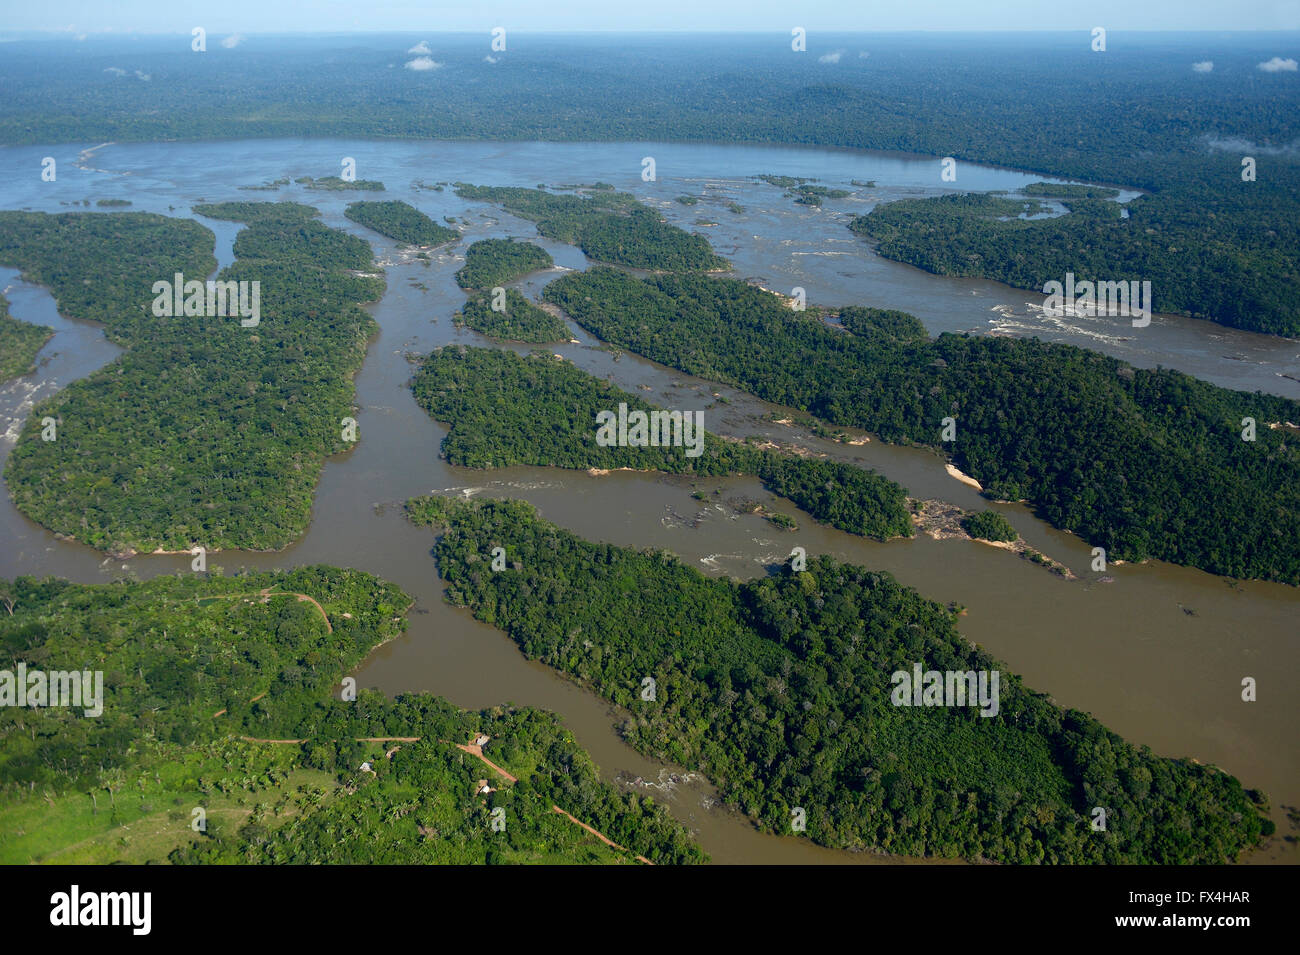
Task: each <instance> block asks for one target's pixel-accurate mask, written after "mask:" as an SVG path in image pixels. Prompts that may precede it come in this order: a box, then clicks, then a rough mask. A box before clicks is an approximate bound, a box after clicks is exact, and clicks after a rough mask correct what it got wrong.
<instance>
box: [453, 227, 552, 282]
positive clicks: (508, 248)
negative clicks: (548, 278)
mask: <svg viewBox="0 0 1300 955" xmlns="http://www.w3.org/2000/svg"><path fill="white" fill-rule="evenodd" d="M554 264H555V260H554V259H552V258H551V254H550V253H549V252H547V251H546V250H545V249H543V248H542V247H541V246H539V245H534V244H533V243H531V242H516V241H515V240H514V239H480V240H479V241H477V242H475V243H473V244H471V245H470V247H469V248H468V249H466V250H465V265H464V266H463V267H462V268H461V269H460V270H459V271H458V272H457V273H456V284H457V285H459V286H460V287H461V288H463V289H487V288H496V287H497V286H503V285H505V284H506V283H508V282H513V281H514V280H515V279H517V278H522V277H523V276H525V275H527V274H528V273H529V272H540V271H541V270H542V269H549V268H550V267H551V266H553V265H554Z"/></svg>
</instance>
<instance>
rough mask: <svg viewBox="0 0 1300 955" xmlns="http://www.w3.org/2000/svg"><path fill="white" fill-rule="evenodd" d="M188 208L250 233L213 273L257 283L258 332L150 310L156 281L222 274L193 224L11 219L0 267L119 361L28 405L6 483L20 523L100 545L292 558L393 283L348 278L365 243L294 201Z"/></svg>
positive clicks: (154, 218)
mask: <svg viewBox="0 0 1300 955" xmlns="http://www.w3.org/2000/svg"><path fill="white" fill-rule="evenodd" d="M195 212H197V213H198V214H200V215H204V216H209V217H211V218H219V219H229V220H236V221H240V222H244V223H246V228H244V229H243V230H241V231H240V233H239V235H238V237H237V238H236V239H235V243H234V252H235V255H236V257H237V258H236V261H235V262H234V263H233V264H232V265H231V266H230V267H229V268H227V269H225V270H223V272H222V274H221V275H220V276H219V278H220V279H221V280H222V281H226V280H229V281H236V282H238V281H249V282H252V281H257V282H260V289H261V292H260V298H261V306H260V308H261V318H260V324H258V325H257V326H256V327H243V326H242V320H241V318H240V317H239V316H237V315H236V316H235V317H223V316H213V317H208V316H205V315H186V316H177V317H171V318H164V317H156V316H155V315H154V314H153V313H152V310H151V305H152V303H153V301H154V294H153V293H152V291H151V287H152V285H153V283H155V282H157V281H159V280H163V281H167V282H171V281H173V276H174V273H178V272H179V273H183V275H184V276H185V277H186V278H187V280H188V279H200V280H201V279H202V278H203V277H206V276H207V275H209V274H210V273H211V272H212V271H213V269H214V268H215V267H216V260H215V258H214V257H213V235H212V232H211V231H209V230H208V229H206V228H204V227H203V226H202V225H200V224H199V223H197V222H195V221H193V220H190V219H172V218H166V217H163V216H158V215H153V214H151V213H64V214H60V215H46V214H44V213H27V212H0V262H3V263H4V264H7V265H13V266H17V267H19V268H21V269H22V270H23V274H24V275H25V276H27V277H28V278H29V279H30V280H31V281H34V282H39V283H40V284H42V285H45V286H48V287H49V289H50V290H51V292H52V293H53V295H54V298H55V301H56V302H57V303H58V307H59V310H60V311H61V312H63V313H64V314H67V315H72V316H74V317H76V318H82V319H89V320H93V321H98V322H101V323H103V325H104V333H105V335H107V337H108V338H109V340H110V341H113V342H115V343H116V344H118V345H121V346H122V347H123V348H125V349H126V352H125V354H123V355H122V356H121V357H120V358H119V359H118V360H117V361H115V362H113V363H111V364H109V365H107V366H106V367H104V368H101V369H99V370H98V371H96V372H94V373H92V374H91V375H89V376H88V377H86V378H84V379H81V380H79V381H74V382H72V383H71V384H69V385H68V386H67V387H66V388H64V389H62V390H61V391H59V392H58V393H57V394H55V395H54V396H52V397H50V398H48V399H45V400H44V401H42V402H40V403H38V404H37V405H36V407H34V408H33V409H32V411H31V413H30V414H29V415H28V416H27V420H26V423H25V424H24V427H23V430H22V432H21V434H20V435H19V438H18V442H17V444H16V445H15V447H14V449H13V452H12V454H11V455H10V457H9V461H8V464H7V466H6V468H5V475H4V476H5V481H6V483H7V485H8V487H9V491H10V493H11V494H12V495H13V499H14V503H15V505H16V506H17V507H18V509H19V510H20V511H22V512H23V513H24V514H26V515H27V516H28V517H30V518H32V519H33V520H35V521H37V522H39V523H40V524H43V525H44V526H46V527H48V528H50V529H51V530H53V531H55V532H56V533H59V534H62V535H65V536H67V537H71V538H75V539H76V540H79V541H82V542H84V543H86V544H89V545H90V546H92V547H95V548H98V549H100V550H104V551H109V552H112V553H120V554H130V553H132V552H139V551H153V550H155V549H158V548H161V549H164V550H189V549H191V548H192V547H193V546H195V545H199V546H203V547H205V548H208V549H209V550H211V549H218V548H232V547H237V548H248V549H254V550H258V549H273V548H279V547H283V546H285V545H286V544H288V543H289V542H290V541H292V540H293V539H294V538H295V537H297V536H298V535H300V534H301V533H302V532H303V530H304V529H305V528H306V527H307V524H308V521H309V518H310V514H311V500H312V493H313V491H314V489H315V486H316V480H317V476H318V475H319V473H320V468H321V465H322V463H323V462H324V459H325V457H326V456H327V455H330V454H334V453H336V452H338V451H341V450H343V449H344V448H346V447H349V446H350V444H349V442H347V441H345V440H344V437H343V436H344V426H343V419H344V418H346V417H348V416H349V415H350V414H351V413H352V409H353V388H352V383H351V380H350V379H351V376H352V375H353V374H354V373H355V372H356V371H357V369H358V368H360V366H361V362H362V359H363V358H364V356H365V349H366V342H367V341H368V339H369V338H370V336H371V335H372V334H374V332H375V330H376V328H377V326H376V324H375V322H374V319H372V318H371V317H370V316H369V315H368V314H367V313H366V312H365V311H364V310H363V309H361V308H360V307H359V306H358V304H357V303H360V302H368V301H374V300H376V299H378V298H379V297H380V296H381V295H382V293H383V288H384V283H383V280H382V279H379V278H373V277H366V276H364V275H356V274H354V272H355V271H356V270H363V269H367V268H370V267H371V265H372V263H373V258H372V255H371V252H370V247H369V246H368V245H367V244H366V243H365V242H363V241H362V240H360V239H358V238H355V237H353V236H349V235H346V234H344V233H343V232H340V231H338V230H336V229H330V228H327V227H326V226H324V225H322V224H321V223H320V222H318V221H316V217H317V216H318V215H319V213H318V212H317V211H316V210H315V209H311V208H309V207H307V206H302V205H298V204H296V203H248V202H239V203H223V204H220V205H199V206H196V207H195ZM45 417H51V418H53V419H55V422H56V437H55V439H54V440H48V441H47V440H43V439H42V430H43V428H42V423H41V422H42V419H43V418H45ZM128 422H129V426H128V424H127V423H128Z"/></svg>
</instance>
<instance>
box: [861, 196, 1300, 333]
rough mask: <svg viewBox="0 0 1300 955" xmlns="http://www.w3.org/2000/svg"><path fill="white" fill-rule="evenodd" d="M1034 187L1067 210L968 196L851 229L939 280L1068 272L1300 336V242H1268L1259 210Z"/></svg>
mask: <svg viewBox="0 0 1300 955" xmlns="http://www.w3.org/2000/svg"><path fill="white" fill-rule="evenodd" d="M1238 185H1239V186H1240V185H1242V184H1241V183H1238ZM1024 191H1025V192H1026V193H1027V194H1029V195H1033V196H1042V197H1051V198H1055V199H1058V201H1060V202H1061V203H1062V204H1063V205H1064V206H1065V208H1066V210H1067V212H1066V214H1065V215H1060V216H1052V217H1050V218H1038V219H1024V218H1019V217H1018V214H1019V212H1020V211H1021V209H1020V208H1019V206H1020V205H1021V204H1020V203H1017V202H1016V201H1015V200H1013V199H1007V198H1002V197H998V196H989V195H982V194H960V195H953V196H937V197H932V198H927V199H900V200H898V201H897V202H890V203H886V204H884V205H881V206H877V207H876V208H875V209H873V210H871V212H869V213H867V214H866V215H865V216H858V217H856V218H854V219H853V221H852V222H851V223H850V225H849V228H850V229H852V230H853V231H854V232H857V233H860V234H861V235H864V236H866V237H867V238H869V239H871V240H872V241H873V242H874V243H875V249H876V251H877V252H878V253H880V254H881V255H883V256H885V257H886V258H890V259H896V260H898V261H900V262H906V263H908V264H909V265H915V266H917V267H918V268H922V269H925V270H926V271H927V272H934V273H936V274H938V275H961V276H971V277H976V278H988V279H995V280H997V281H999V282H1005V283H1006V284H1008V285H1012V286H1015V287H1016V288H1022V289H1030V290H1033V291H1042V290H1043V286H1044V285H1045V284H1046V283H1047V282H1050V281H1056V282H1063V281H1065V275H1066V273H1067V272H1070V273H1073V274H1074V275H1076V276H1078V277H1079V278H1080V279H1085V278H1086V279H1088V280H1090V281H1108V282H1119V281H1149V282H1150V283H1151V295H1152V302H1151V303H1150V304H1151V308H1152V310H1153V311H1157V312H1176V313H1179V314H1183V315H1190V316H1192V317H1194V318H1209V319H1213V320H1216V321H1221V322H1223V323H1224V324H1227V325H1234V326H1236V327H1238V328H1245V329H1249V330H1250V331H1256V332H1267V333H1269V334H1273V335H1296V334H1300V289H1297V288H1296V287H1295V286H1294V285H1293V284H1291V283H1289V282H1285V281H1283V282H1279V281H1278V280H1277V277H1278V276H1280V275H1287V274H1290V273H1292V272H1293V271H1294V268H1295V250H1296V245H1295V244H1294V243H1293V244H1290V245H1288V244H1287V243H1286V242H1281V241H1273V240H1271V239H1270V240H1265V241H1263V242H1261V240H1260V239H1259V228H1260V227H1259V222H1260V221H1261V216H1260V215H1257V214H1256V213H1263V212H1264V210H1263V209H1260V208H1238V209H1234V210H1233V211H1232V213H1231V214H1227V213H1219V214H1216V215H1213V216H1210V217H1199V216H1198V217H1195V218H1191V219H1189V218H1188V217H1187V215H1186V207H1185V202H1186V200H1185V199H1173V198H1171V197H1168V196H1164V195H1160V194H1156V195H1151V196H1139V197H1138V198H1136V199H1133V200H1132V201H1130V202H1129V203H1127V204H1126V205H1120V204H1119V203H1117V202H1113V201H1111V198H1112V197H1113V196H1115V195H1117V194H1118V193H1117V191H1116V190H1113V189H1109V190H1108V189H1094V188H1088V187H1084V186H1059V185H1052V184H1048V183H1037V184H1034V185H1030V186H1027V187H1025V190H1024ZM1216 191H1218V190H1216ZM1198 195H1205V193H1198ZM1207 198H1208V196H1207ZM1237 201H1239V202H1240V201H1241V200H1237ZM1214 205H1215V206H1219V205H1220V203H1218V202H1215V203H1214ZM1252 205H1253V204H1252ZM1123 213H1127V216H1125V215H1124V214H1123ZM1220 215H1222V216H1223V218H1222V220H1221V219H1220ZM1264 218H1267V216H1264ZM1247 223H1250V224H1249V225H1248V224H1247ZM1293 238H1295V239H1300V236H1295V237H1293ZM1244 250H1249V251H1244Z"/></svg>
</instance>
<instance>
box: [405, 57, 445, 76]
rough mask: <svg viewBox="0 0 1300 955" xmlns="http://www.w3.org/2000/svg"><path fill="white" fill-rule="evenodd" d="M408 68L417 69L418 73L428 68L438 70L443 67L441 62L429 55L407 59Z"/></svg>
mask: <svg viewBox="0 0 1300 955" xmlns="http://www.w3.org/2000/svg"><path fill="white" fill-rule="evenodd" d="M406 68H407V69H408V70H415V71H416V72H417V73H423V72H425V71H426V70H437V69H441V68H442V64H441V63H437V62H434V61H433V60H431V59H430V58H429V57H427V56H417V57H416V58H415V59H413V60H407V61H406Z"/></svg>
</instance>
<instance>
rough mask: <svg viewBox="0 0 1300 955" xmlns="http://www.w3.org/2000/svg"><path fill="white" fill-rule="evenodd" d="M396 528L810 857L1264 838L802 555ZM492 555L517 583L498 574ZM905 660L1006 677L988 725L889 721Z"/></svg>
mask: <svg viewBox="0 0 1300 955" xmlns="http://www.w3.org/2000/svg"><path fill="white" fill-rule="evenodd" d="M407 511H408V514H409V516H410V518H411V520H413V521H414V522H416V523H417V524H427V525H429V526H431V527H434V528H437V529H439V530H441V532H442V533H441V536H440V537H439V538H438V542H437V546H436V548H435V556H436V558H437V561H438V572H439V574H440V575H441V576H442V577H443V578H444V579H445V580H446V581H447V597H448V599H449V600H451V601H452V602H453V603H456V604H460V605H464V606H466V607H468V608H469V609H470V610H471V611H472V612H473V613H474V615H475V616H476V617H477V618H478V619H480V620H483V621H485V622H487V623H490V624H492V625H493V626H496V627H499V628H501V629H502V630H504V631H505V632H506V633H507V634H508V635H509V636H510V637H511V638H512V639H513V640H514V641H515V642H516V643H517V644H518V645H519V647H520V649H521V650H522V651H523V652H524V653H525V654H526V655H527V656H528V657H530V658H532V659H536V660H539V661H541V662H543V663H545V664H547V665H548V666H551V667H554V668H556V669H558V670H560V671H561V672H563V673H565V674H567V675H569V676H570V677H572V678H573V679H575V680H578V681H579V682H581V683H582V684H584V685H586V686H588V687H590V688H591V689H592V690H594V691H595V692H596V693H599V694H600V695H601V696H603V697H604V698H606V699H608V700H609V701H611V702H612V703H614V704H616V705H618V706H619V707H621V708H622V709H624V710H625V711H627V713H628V716H627V717H626V719H625V720H624V722H623V724H622V732H623V734H624V736H625V737H626V738H627V739H628V741H629V742H630V743H631V744H632V745H633V746H635V747H636V748H638V749H639V750H641V751H643V752H645V753H647V754H651V755H654V756H655V757H656V758H666V759H671V760H673V761H675V762H678V763H680V764H682V765H684V766H687V767H690V768H692V769H697V770H699V771H700V772H703V773H705V774H707V775H708V776H709V778H710V779H712V780H713V781H714V783H715V784H716V785H717V786H718V788H719V790H720V792H721V794H722V796H723V798H724V800H725V801H726V802H727V803H728V804H729V805H730V806H732V807H734V808H735V809H737V810H738V811H740V812H743V813H745V814H746V815H747V816H748V817H749V818H751V819H752V820H754V822H755V824H756V825H758V826H759V827H760V828H762V829H765V830H767V831H770V832H774V833H781V834H788V833H790V832H791V828H792V827H791V820H792V812H793V810H795V809H803V810H804V811H805V813H806V822H807V831H806V837H807V838H809V839H812V840H813V841H815V842H818V843H821V844H823V845H827V846H831V847H835V848H842V849H858V850H870V851H884V852H892V853H899V854H908V855H918V856H945V857H962V858H967V859H971V860H989V861H998V862H1014V863H1218V862H1226V861H1230V860H1232V859H1235V858H1236V857H1237V856H1238V854H1239V853H1240V852H1241V851H1242V850H1244V849H1248V848H1250V847H1252V846H1254V845H1256V844H1257V843H1258V842H1259V840H1260V839H1261V837H1263V836H1265V835H1268V834H1270V833H1271V832H1272V830H1273V825H1272V823H1271V821H1270V820H1268V819H1266V818H1265V817H1264V815H1263V812H1264V810H1265V808H1266V805H1267V803H1266V799H1265V797H1264V796H1263V795H1262V794H1260V793H1258V792H1255V791H1249V792H1248V791H1245V790H1243V789H1242V787H1241V784H1240V783H1239V782H1238V781H1237V780H1236V779H1235V778H1234V777H1232V776H1230V775H1228V774H1227V773H1223V772H1220V771H1219V770H1217V769H1215V768H1213V767H1209V766H1202V765H1200V764H1198V763H1196V762H1194V761H1193V760H1190V759H1167V758H1162V757H1158V756H1155V755H1153V754H1152V753H1151V752H1150V751H1149V750H1148V749H1146V748H1145V747H1143V748H1138V747H1134V746H1132V745H1130V744H1129V743H1127V742H1125V741H1124V740H1123V739H1121V738H1120V737H1118V736H1116V735H1115V734H1114V733H1112V732H1110V731H1109V730H1107V729H1106V728H1105V727H1104V726H1102V725H1101V724H1100V723H1098V722H1097V721H1096V720H1094V719H1092V718H1091V717H1090V716H1088V715H1087V714H1086V713H1081V712H1078V711H1076V710H1067V709H1062V708H1060V707H1058V706H1057V705H1056V704H1054V703H1053V702H1052V701H1051V700H1050V699H1048V698H1047V697H1046V696H1045V695H1043V694H1040V693H1035V692H1034V691H1032V690H1031V689H1029V688H1027V687H1025V686H1024V685H1023V683H1022V682H1021V681H1020V679H1019V678H1018V677H1017V676H1015V675H1014V674H1012V673H1010V672H1008V671H1007V670H1006V669H1005V668H1001V665H1000V664H999V663H998V661H996V660H994V659H993V658H991V657H990V656H989V655H988V654H986V653H984V652H983V651H981V650H979V649H976V648H972V647H971V646H970V644H968V643H967V642H966V641H965V640H964V639H963V638H962V637H961V635H960V634H959V633H958V632H957V628H956V626H955V616H954V614H953V612H952V611H949V610H947V609H946V608H944V607H942V606H941V605H939V604H937V603H934V602H933V601H930V600H926V599H924V598H922V597H921V596H920V595H919V594H917V593H916V592H915V591H914V590H911V589H909V588H906V587H903V586H901V585H900V584H898V582H897V581H895V580H894V579H893V577H891V576H890V575H889V574H885V573H878V572H873V571H870V570H866V569H864V568H862V567H856V566H853V565H850V564H843V563H839V562H837V561H835V560H833V559H832V558H829V557H811V556H810V557H809V558H808V564H807V569H806V570H803V571H796V570H794V569H792V567H791V566H790V565H789V564H788V563H787V564H786V565H785V567H784V568H783V569H782V570H780V572H778V573H777V574H776V576H774V577H763V578H759V579H756V580H752V581H750V582H748V583H737V582H735V581H732V580H730V579H726V578H721V579H710V578H707V577H705V576H703V575H702V574H700V573H699V572H697V571H695V570H694V569H693V568H691V567H689V566H686V565H684V564H682V563H681V562H680V561H678V560H677V559H676V558H675V557H673V556H672V555H670V554H668V553H666V552H651V551H637V550H632V549H628V548H622V547H615V546H612V545H609V544H597V543H592V542H589V541H586V540H583V539H582V538H579V537H577V536H575V535H573V534H571V533H568V532H567V531H565V530H562V529H561V528H559V527H556V526H555V525H553V524H550V523H548V522H546V521H543V520H541V519H540V518H539V517H538V516H537V514H536V512H535V511H534V510H533V508H532V507H531V506H530V505H529V504H527V503H525V502H520V501H501V500H492V499H485V498H476V499H473V500H461V499H450V498H446V497H438V496H430V497H421V498H416V499H413V500H411V501H410V502H408V504H407ZM494 547H503V548H504V549H505V552H506V555H507V559H508V560H509V561H510V562H511V563H510V567H509V569H506V570H502V571H493V570H490V569H489V567H488V563H489V561H490V552H491V550H492V548H494ZM917 662H921V663H922V664H923V666H924V667H925V668H928V669H936V670H941V671H942V670H952V671H967V670H973V671H990V670H999V671H1000V690H999V706H998V709H997V712H996V713H995V714H993V715H991V716H982V715H980V711H979V710H978V709H975V708H972V707H964V706H955V707H951V706H935V707H913V706H907V707H903V706H897V705H894V704H893V703H892V701H891V690H892V689H893V687H892V681H891V673H893V672H894V671H897V670H905V671H908V672H910V671H911V670H912V668H913V665H914V664H915V663H917ZM647 678H649V679H651V680H653V681H654V687H655V692H654V693H653V694H651V696H652V698H651V699H646V698H645V694H644V693H643V692H642V690H643V687H644V686H646V683H645V682H644V681H645V680H646V679H647ZM1097 807H1101V808H1103V809H1104V810H1105V813H1106V819H1107V822H1106V827H1105V830H1104V831H1096V830H1094V829H1093V827H1092V825H1091V821H1092V820H1093V819H1094V818H1096V817H1095V814H1094V809H1095V808H1097Z"/></svg>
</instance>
